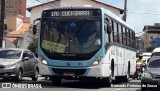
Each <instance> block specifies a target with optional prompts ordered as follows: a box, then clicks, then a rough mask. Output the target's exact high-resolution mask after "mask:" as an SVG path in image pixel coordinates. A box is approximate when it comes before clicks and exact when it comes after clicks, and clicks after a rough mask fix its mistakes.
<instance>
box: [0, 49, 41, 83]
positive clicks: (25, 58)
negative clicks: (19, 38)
mask: <svg viewBox="0 0 160 91" xmlns="http://www.w3.org/2000/svg"><path fill="white" fill-rule="evenodd" d="M38 72H39V68H38V61H37V59H36V58H35V56H34V54H33V53H32V52H31V51H29V50H27V49H19V48H3V49H0V78H3V79H4V80H6V79H8V78H13V79H14V80H15V81H21V80H22V77H24V76H25V77H31V78H32V80H33V81H37V79H38Z"/></svg>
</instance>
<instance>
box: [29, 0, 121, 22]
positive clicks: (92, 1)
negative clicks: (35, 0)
mask: <svg viewBox="0 0 160 91" xmlns="http://www.w3.org/2000/svg"><path fill="white" fill-rule="evenodd" d="M82 6H91V7H103V8H105V9H108V10H110V11H111V12H113V13H114V14H116V15H117V16H120V15H121V14H123V12H124V10H123V9H120V8H117V7H114V6H111V5H108V4H106V3H102V2H100V1H98V0H53V1H49V2H47V3H43V4H39V5H36V6H33V7H29V8H27V10H28V11H29V12H31V20H30V23H32V22H33V21H34V20H35V19H36V18H39V17H40V16H41V12H42V10H44V9H50V8H57V7H82Z"/></svg>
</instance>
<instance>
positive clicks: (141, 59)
mask: <svg viewBox="0 0 160 91" xmlns="http://www.w3.org/2000/svg"><path fill="white" fill-rule="evenodd" d="M136 63H142V64H143V63H145V60H144V59H143V55H142V54H140V55H139V58H138V59H137V60H136Z"/></svg>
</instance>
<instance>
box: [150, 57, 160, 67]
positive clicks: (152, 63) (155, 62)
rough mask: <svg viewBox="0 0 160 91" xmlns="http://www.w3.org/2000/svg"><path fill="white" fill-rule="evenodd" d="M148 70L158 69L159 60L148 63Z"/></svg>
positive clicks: (159, 65)
mask: <svg viewBox="0 0 160 91" xmlns="http://www.w3.org/2000/svg"><path fill="white" fill-rule="evenodd" d="M148 68H160V59H155V60H152V61H151V62H150V63H149V65H148Z"/></svg>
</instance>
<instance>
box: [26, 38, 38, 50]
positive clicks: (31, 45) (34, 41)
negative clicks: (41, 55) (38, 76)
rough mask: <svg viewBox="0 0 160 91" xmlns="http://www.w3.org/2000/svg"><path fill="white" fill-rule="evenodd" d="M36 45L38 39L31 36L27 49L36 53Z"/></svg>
mask: <svg viewBox="0 0 160 91" xmlns="http://www.w3.org/2000/svg"><path fill="white" fill-rule="evenodd" d="M37 47H38V39H37V38H33V40H32V41H31V42H30V43H29V46H28V49H29V50H31V51H32V52H33V53H37Z"/></svg>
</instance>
